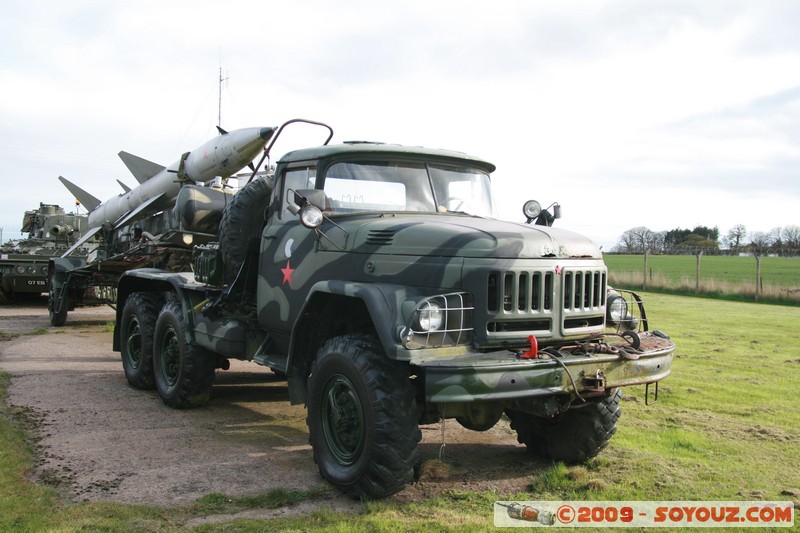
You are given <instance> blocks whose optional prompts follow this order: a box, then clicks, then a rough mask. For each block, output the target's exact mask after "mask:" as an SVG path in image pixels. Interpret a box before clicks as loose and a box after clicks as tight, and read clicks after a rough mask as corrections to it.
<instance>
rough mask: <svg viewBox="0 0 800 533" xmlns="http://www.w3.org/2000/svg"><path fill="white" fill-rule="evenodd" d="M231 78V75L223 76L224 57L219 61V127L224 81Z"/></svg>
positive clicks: (220, 123)
mask: <svg viewBox="0 0 800 533" xmlns="http://www.w3.org/2000/svg"><path fill="white" fill-rule="evenodd" d="M228 79H230V76H226V77H224V78H223V77H222V58H221V57H220V61H219V114H218V115H217V127H218V128H220V127H222V82H223V81H227V80H228Z"/></svg>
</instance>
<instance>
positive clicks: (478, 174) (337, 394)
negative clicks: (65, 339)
mask: <svg viewBox="0 0 800 533" xmlns="http://www.w3.org/2000/svg"><path fill="white" fill-rule="evenodd" d="M281 129H282V128H281ZM279 133H280V130H279ZM279 133H278V134H279ZM276 135H277V134H276ZM329 138H330V137H329ZM271 146H272V145H270V146H269V147H268V149H269V148H270V147H271ZM494 169H495V167H494V165H493V164H491V163H489V162H487V161H484V160H482V159H479V158H476V157H471V156H468V155H465V154H462V153H459V152H452V151H445V150H432V149H425V148H411V147H405V146H395V145H387V144H379V143H366V142H353V143H344V144H340V145H328V144H325V145H323V146H319V147H314V148H308V149H301V150H297V151H293V152H290V153H288V154H286V155H284V156H283V157H282V158H281V159H280V160H279V161H278V162H277V165H276V171H275V175H274V176H272V177H270V178H269V179H265V178H254V179H253V180H252V181H250V182H249V183H248V184H247V185H246V186H244V187H243V188H242V189H240V191H239V192H238V193H237V194H236V195H235V196H234V197H233V199H232V200H231V201H230V202H229V203H228V205H227V206H226V207H225V208H224V211H223V214H222V219H221V223H220V232H219V239H218V242H217V243H212V244H206V245H203V246H199V247H196V248H195V250H194V260H193V271H192V272H180V273H176V272H166V271H163V270H159V269H151V268H142V269H136V270H130V271H128V272H126V273H124V274H123V275H122V276H121V277H120V280H119V283H118V286H117V307H116V309H117V320H116V326H115V330H114V350H116V351H119V352H121V356H122V364H123V369H124V372H125V375H126V377H127V380H128V382H129V383H130V385H132V386H134V387H137V388H151V387H155V388H156V389H157V391H158V393H159V395H160V396H161V398H162V399H163V401H164V402H165V403H166V404H167V405H169V406H172V407H175V408H186V407H193V406H198V405H202V404H203V403H205V402H206V401H208V400H209V398H210V395H211V392H212V387H213V383H214V377H215V370H216V369H226V368H228V366H229V360H230V359H241V360H249V361H254V362H256V363H258V364H261V365H265V366H268V367H270V368H272V369H274V370H275V371H277V372H278V373H280V374H285V376H286V378H287V380H288V391H289V400H290V401H291V403H292V404H305V405H306V407H307V413H308V414H307V423H308V427H309V432H310V442H311V444H312V447H313V454H314V459H315V461H316V463H317V465H318V467H319V470H320V472H321V474H322V476H323V477H324V478H325V479H327V480H328V481H329V482H331V483H332V484H334V485H335V486H337V487H338V488H339V489H341V490H342V491H343V492H344V493H346V494H348V495H350V496H352V497H354V498H380V497H385V496H387V495H390V494H392V493H395V492H397V491H399V490H401V489H402V488H403V486H404V485H405V484H406V483H408V482H409V481H411V480H412V479H413V476H414V471H415V466H417V464H418V462H419V460H420V456H419V451H418V449H417V445H418V442H419V441H420V437H421V432H420V429H419V425H420V424H429V423H435V422H437V421H440V420H442V419H445V418H448V419H449V418H454V419H456V420H457V421H458V422H459V423H460V424H461V425H463V426H464V427H466V428H469V429H473V430H476V431H484V430H487V429H489V428H491V427H493V426H494V425H495V424H496V423H497V422H498V421H499V420H500V419H501V417H503V416H505V417H507V418H508V419H509V420H510V425H511V428H513V429H514V430H515V431H516V432H517V435H518V440H519V442H520V443H522V444H524V445H525V446H526V447H527V449H528V450H529V451H531V452H532V453H535V454H540V455H543V456H545V457H549V458H552V459H554V460H562V461H566V462H581V461H584V460H586V459H587V458H590V457H592V456H594V455H596V454H597V453H598V452H599V451H600V450H601V449H602V448H603V447H604V446H606V444H607V443H608V442H609V440H610V439H611V437H612V435H613V434H614V432H615V431H616V423H617V419H618V418H619V416H620V412H621V411H620V396H621V393H620V389H621V388H622V387H626V386H631V385H641V384H653V383H655V384H657V382H658V381H659V380H661V379H663V378H665V377H667V376H668V375H669V373H670V367H671V364H672V359H673V352H674V348H675V346H674V344H673V343H672V341H670V340H669V338H668V336H667V335H666V334H664V333H661V332H659V331H657V330H656V331H650V328H649V326H648V321H647V317H646V316H645V314H644V307H643V304H642V302H641V300H640V299H639V298H638V297H636V295H633V294H626V293H624V291H614V290H612V289H609V287H608V286H607V269H606V266H605V264H604V263H603V259H602V255H601V252H600V250H599V249H598V247H597V246H596V245H595V244H594V243H593V242H592V241H590V240H589V239H587V238H585V237H582V236H580V235H577V234H575V233H571V232H569V231H566V230H562V229H557V228H553V227H550V226H548V225H538V224H525V223H512V222H504V221H501V220H499V219H497V218H494V211H493V207H492V206H493V202H492V190H491V186H490V174H491V172H492V171H493V170H494ZM543 211H544V210H542V209H541V208H540V207H539V206H538V204H535V203H529V204H526V207H525V215H526V216H527V217H528V222H531V221H533V220H538V221H540V222H541V221H544V222H547V221H551V220H552V219H553V218H554V216H553V215H552V214H550V213H549V211H548V213H547V214H545V213H543Z"/></svg>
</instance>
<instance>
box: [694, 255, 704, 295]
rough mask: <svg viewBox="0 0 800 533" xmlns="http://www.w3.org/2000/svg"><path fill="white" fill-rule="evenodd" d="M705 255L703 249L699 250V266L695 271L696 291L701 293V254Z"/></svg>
mask: <svg viewBox="0 0 800 533" xmlns="http://www.w3.org/2000/svg"><path fill="white" fill-rule="evenodd" d="M701 255H703V250H700V251H699V252H697V266H696V267H695V273H694V293H695V294H700V256H701Z"/></svg>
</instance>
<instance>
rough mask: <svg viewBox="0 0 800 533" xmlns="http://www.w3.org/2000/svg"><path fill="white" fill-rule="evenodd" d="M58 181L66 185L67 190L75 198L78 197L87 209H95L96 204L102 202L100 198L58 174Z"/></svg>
mask: <svg viewBox="0 0 800 533" xmlns="http://www.w3.org/2000/svg"><path fill="white" fill-rule="evenodd" d="M58 181H60V182H61V183H63V184H64V187H66V188H67V190H68V191H69V192H71V193H72V195H73V196H74V197H75V198H77V199H78V201H79V202H80V203H81V204H82V205H83V207H85V208H86V209H88V210H89V211H94V210H95V209H97V206H98V205H100V204H101V203H102V202H101V201H100V200H98V199H97V198H95V197H94V196H92V195H91V194H89V193H88V192H86V191H84V190H83V189H81V188H80V187H78V186H77V185H75V184H74V183H72V182H71V181H69V180H68V179H67V178H65V177H63V176H59V177H58Z"/></svg>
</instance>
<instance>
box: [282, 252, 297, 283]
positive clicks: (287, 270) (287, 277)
mask: <svg viewBox="0 0 800 533" xmlns="http://www.w3.org/2000/svg"><path fill="white" fill-rule="evenodd" d="M281 272H283V284H284V285H286V284H287V283H288V284H289V286H290V287H291V286H292V274H293V273H294V269H293V268H292V267H291V266H290V265H289V260H288V259H287V260H286V266H285V267H283V268H282V269H281Z"/></svg>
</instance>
